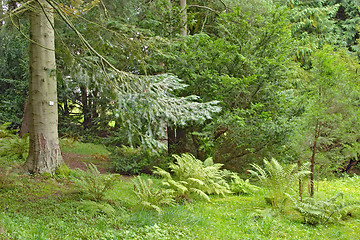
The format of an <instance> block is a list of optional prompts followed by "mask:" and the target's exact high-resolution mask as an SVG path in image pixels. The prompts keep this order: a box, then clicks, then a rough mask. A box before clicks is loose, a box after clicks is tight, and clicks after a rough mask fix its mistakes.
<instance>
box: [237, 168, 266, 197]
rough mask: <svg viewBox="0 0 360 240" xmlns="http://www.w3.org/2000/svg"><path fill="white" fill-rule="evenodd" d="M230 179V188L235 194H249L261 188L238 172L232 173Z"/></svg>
mask: <svg viewBox="0 0 360 240" xmlns="http://www.w3.org/2000/svg"><path fill="white" fill-rule="evenodd" d="M230 179H231V180H230V190H231V191H232V192H233V193H235V194H239V195H249V194H255V193H257V192H259V191H260V190H261V188H260V187H258V186H256V185H253V184H251V183H250V182H249V179H246V180H243V179H241V178H240V177H239V176H238V175H237V174H236V173H232V174H231V175H230Z"/></svg>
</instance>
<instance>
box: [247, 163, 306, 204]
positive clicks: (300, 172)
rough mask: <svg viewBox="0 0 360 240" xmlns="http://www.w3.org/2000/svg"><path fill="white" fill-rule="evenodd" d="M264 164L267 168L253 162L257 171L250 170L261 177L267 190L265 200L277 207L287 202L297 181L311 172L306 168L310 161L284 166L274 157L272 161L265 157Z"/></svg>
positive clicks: (261, 181)
mask: <svg viewBox="0 0 360 240" xmlns="http://www.w3.org/2000/svg"><path fill="white" fill-rule="evenodd" d="M264 165H265V168H262V167H260V166H259V165H257V164H252V166H253V168H255V170H256V171H253V170H248V171H249V172H250V173H251V174H253V175H254V176H256V177H257V178H258V179H259V181H260V184H261V185H262V186H263V187H264V189H265V192H266V196H265V200H266V201H267V202H269V203H271V205H272V206H273V207H274V208H275V209H276V208H279V207H280V208H281V207H282V206H283V205H284V204H285V201H286V199H287V195H286V193H291V191H292V190H293V187H294V186H295V183H296V182H298V180H299V179H301V178H303V177H305V176H306V175H308V174H310V171H308V170H306V169H307V168H308V167H309V163H305V164H303V165H302V166H301V167H298V166H297V164H289V165H286V166H282V165H281V164H280V163H279V162H278V161H277V160H276V159H275V158H272V159H271V161H270V162H269V161H267V160H266V159H264Z"/></svg>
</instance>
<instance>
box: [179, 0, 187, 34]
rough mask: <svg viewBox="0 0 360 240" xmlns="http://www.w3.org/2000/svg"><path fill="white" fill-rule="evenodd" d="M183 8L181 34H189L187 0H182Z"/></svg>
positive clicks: (181, 5) (181, 6)
mask: <svg viewBox="0 0 360 240" xmlns="http://www.w3.org/2000/svg"><path fill="white" fill-rule="evenodd" d="M180 8H181V29H180V33H181V36H186V35H187V10H186V0H180Z"/></svg>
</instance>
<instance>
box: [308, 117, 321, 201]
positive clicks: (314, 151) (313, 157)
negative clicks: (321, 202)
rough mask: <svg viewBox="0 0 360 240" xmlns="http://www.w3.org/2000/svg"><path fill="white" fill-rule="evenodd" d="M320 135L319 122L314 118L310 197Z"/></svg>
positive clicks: (312, 192)
mask: <svg viewBox="0 0 360 240" xmlns="http://www.w3.org/2000/svg"><path fill="white" fill-rule="evenodd" d="M319 136H320V123H319V120H316V126H315V133H314V144H313V146H312V155H311V164H310V172H311V173H310V197H313V196H314V167H315V154H316V145H317V141H318V138H319Z"/></svg>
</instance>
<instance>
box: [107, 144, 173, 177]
mask: <svg viewBox="0 0 360 240" xmlns="http://www.w3.org/2000/svg"><path fill="white" fill-rule="evenodd" d="M110 151H111V154H110V156H109V158H110V160H111V161H112V164H113V167H112V168H113V171H114V172H117V173H120V174H126V175H133V174H140V173H147V174H150V173H152V171H151V169H152V168H153V167H154V166H161V165H164V164H165V163H167V158H166V157H164V156H160V155H155V154H153V153H151V151H149V150H145V149H142V148H133V147H126V146H122V147H121V148H119V147H116V148H115V149H112V150H110Z"/></svg>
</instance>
